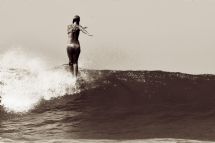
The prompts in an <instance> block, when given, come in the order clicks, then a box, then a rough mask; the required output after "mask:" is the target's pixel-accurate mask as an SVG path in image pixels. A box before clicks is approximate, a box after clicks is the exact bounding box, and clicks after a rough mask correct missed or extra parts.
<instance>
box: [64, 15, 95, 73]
mask: <svg viewBox="0 0 215 143" xmlns="http://www.w3.org/2000/svg"><path fill="white" fill-rule="evenodd" d="M79 23H80V17H79V16H78V15H75V16H74V18H73V24H71V25H68V27H67V34H68V43H67V55H68V58H69V66H70V70H71V72H72V74H73V75H74V76H75V77H77V75H78V58H79V54H80V52H81V49H80V43H79V40H78V38H79V33H80V31H81V32H83V33H84V34H87V35H88V36H92V35H90V34H89V33H88V32H87V31H86V28H87V27H82V26H81V25H80V24H79Z"/></svg>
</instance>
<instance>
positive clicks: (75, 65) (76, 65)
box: [73, 48, 80, 77]
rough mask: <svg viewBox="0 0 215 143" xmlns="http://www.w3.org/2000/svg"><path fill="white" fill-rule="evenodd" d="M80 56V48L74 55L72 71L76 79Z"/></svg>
mask: <svg viewBox="0 0 215 143" xmlns="http://www.w3.org/2000/svg"><path fill="white" fill-rule="evenodd" d="M79 55H80V48H76V50H75V54H74V57H73V58H74V64H73V67H74V69H73V71H74V76H75V77H77V76H78V58H79Z"/></svg>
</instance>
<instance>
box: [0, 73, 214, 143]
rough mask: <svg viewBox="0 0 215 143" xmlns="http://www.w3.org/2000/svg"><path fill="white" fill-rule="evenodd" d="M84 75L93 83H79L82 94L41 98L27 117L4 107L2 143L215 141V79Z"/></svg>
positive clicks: (0, 122)
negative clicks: (28, 142)
mask: <svg viewBox="0 0 215 143" xmlns="http://www.w3.org/2000/svg"><path fill="white" fill-rule="evenodd" d="M82 73H85V74H87V75H88V76H89V77H91V78H92V79H94V80H93V81H92V82H86V81H85V80H83V79H79V80H78V81H77V86H78V88H79V89H81V91H80V92H79V93H75V94H72V95H64V96H61V97H56V98H53V99H51V100H42V101H40V103H39V104H38V105H37V106H36V107H35V108H33V109H32V110H30V111H29V112H27V113H23V114H18V113H16V114H13V113H6V112H5V111H4V109H2V110H1V118H0V142H1V141H2V142H13V141H14V142H17V141H36V142H47V141H53V142H55V141H56V142H57V141H58V142H97V141H98V142H117V141H119V142H192V141H191V140H195V141H196V142H197V140H199V141H200V140H201V141H215V76H213V75H189V74H182V73H170V72H162V71H96V70H82ZM180 139H183V140H180ZM201 141H200V142H201Z"/></svg>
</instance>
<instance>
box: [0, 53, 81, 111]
mask: <svg viewBox="0 0 215 143" xmlns="http://www.w3.org/2000/svg"><path fill="white" fill-rule="evenodd" d="M0 61H1V62H0V63H1V64H0V73H1V74H0V83H1V84H0V89H1V91H0V96H1V105H2V106H3V107H4V108H5V109H6V110H7V111H13V112H26V111H29V110H30V109H32V108H33V107H34V106H35V105H36V104H37V103H38V102H39V101H40V100H41V99H45V100H50V99H51V98H53V97H58V96H63V95H65V94H73V93H77V92H79V90H78V89H77V88H76V79H75V78H74V77H73V76H72V75H71V73H70V72H69V71H67V70H65V69H63V68H61V69H57V68H56V69H53V68H52V69H48V68H47V65H46V63H45V62H44V61H43V60H42V59H40V58H32V57H30V56H28V55H27V54H26V53H24V52H23V51H21V50H13V51H8V52H7V53H5V54H3V55H2V56H1V57H0Z"/></svg>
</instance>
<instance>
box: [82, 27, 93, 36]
mask: <svg viewBox="0 0 215 143" xmlns="http://www.w3.org/2000/svg"><path fill="white" fill-rule="evenodd" d="M79 29H80V30H81V31H82V32H83V33H84V34H86V35H88V36H93V35H91V34H90V33H89V32H87V30H86V29H87V27H82V26H81V25H79Z"/></svg>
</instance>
